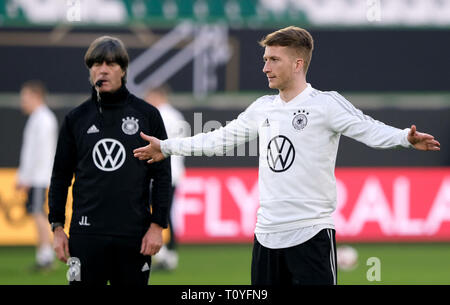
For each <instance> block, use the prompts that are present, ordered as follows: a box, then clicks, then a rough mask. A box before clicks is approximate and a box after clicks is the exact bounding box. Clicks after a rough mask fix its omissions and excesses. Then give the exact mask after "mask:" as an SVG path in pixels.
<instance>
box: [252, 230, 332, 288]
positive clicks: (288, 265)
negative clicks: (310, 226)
mask: <svg viewBox="0 0 450 305" xmlns="http://www.w3.org/2000/svg"><path fill="white" fill-rule="evenodd" d="M336 267H337V265H336V239H335V230H332V229H323V230H321V231H320V232H319V233H317V234H316V235H315V236H314V237H313V238H311V239H309V240H308V241H306V242H304V243H302V244H300V245H297V246H294V247H290V248H284V249H269V248H266V247H264V246H262V245H261V244H260V243H259V242H258V241H257V240H256V237H255V242H254V246H253V257H252V285H336V284H337V272H336V270H337V269H336Z"/></svg>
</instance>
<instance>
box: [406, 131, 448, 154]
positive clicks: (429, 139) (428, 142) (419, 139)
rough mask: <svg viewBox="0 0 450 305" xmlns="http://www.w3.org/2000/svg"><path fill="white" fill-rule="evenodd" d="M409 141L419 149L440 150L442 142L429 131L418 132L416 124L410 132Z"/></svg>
mask: <svg viewBox="0 0 450 305" xmlns="http://www.w3.org/2000/svg"><path fill="white" fill-rule="evenodd" d="M408 141H409V143H411V144H412V145H413V146H414V148H415V149H418V150H440V149H441V148H440V147H441V144H440V143H439V142H438V141H436V140H435V139H434V137H433V136H432V135H430V134H427V133H422V132H418V131H417V130H416V125H411V130H410V131H409V133H408Z"/></svg>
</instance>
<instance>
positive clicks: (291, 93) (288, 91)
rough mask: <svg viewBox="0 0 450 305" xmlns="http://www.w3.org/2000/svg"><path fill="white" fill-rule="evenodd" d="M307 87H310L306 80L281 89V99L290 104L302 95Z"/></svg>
mask: <svg viewBox="0 0 450 305" xmlns="http://www.w3.org/2000/svg"><path fill="white" fill-rule="evenodd" d="M306 87H308V85H307V84H306V80H302V81H300V82H295V83H294V84H293V85H292V86H288V87H286V88H284V89H280V90H279V91H280V97H281V99H282V100H283V101H284V102H286V103H288V102H289V101H291V100H292V99H293V98H294V97H296V96H297V95H299V94H300V93H302V92H303V90H305V89H306Z"/></svg>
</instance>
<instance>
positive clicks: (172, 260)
mask: <svg viewBox="0 0 450 305" xmlns="http://www.w3.org/2000/svg"><path fill="white" fill-rule="evenodd" d="M169 94H170V88H169V86H168V85H161V86H159V87H156V88H152V89H150V90H149V91H148V92H147V94H146V95H145V100H146V101H147V102H148V103H150V104H152V105H153V106H155V107H156V108H157V109H158V110H159V112H160V113H161V116H162V119H163V121H164V125H165V126H166V131H167V138H168V139H173V138H178V137H186V136H187V133H186V130H185V128H184V125H183V123H184V122H185V121H184V117H183V115H182V114H181V112H180V111H178V110H177V109H176V108H175V107H173V106H172V105H171V104H170V102H169ZM170 163H171V168H172V187H171V188H170V206H169V228H168V231H169V240H168V242H167V244H166V245H164V246H163V247H162V248H161V250H160V251H159V252H158V253H157V254H156V255H155V256H154V257H153V266H152V267H153V270H157V269H162V270H174V269H175V268H176V267H177V266H178V254H177V252H176V247H177V240H176V236H175V232H174V224H173V219H172V216H171V210H172V206H173V201H174V195H175V192H176V188H177V185H178V184H179V183H180V181H181V179H182V178H183V176H184V172H185V167H184V157H183V156H171V158H170Z"/></svg>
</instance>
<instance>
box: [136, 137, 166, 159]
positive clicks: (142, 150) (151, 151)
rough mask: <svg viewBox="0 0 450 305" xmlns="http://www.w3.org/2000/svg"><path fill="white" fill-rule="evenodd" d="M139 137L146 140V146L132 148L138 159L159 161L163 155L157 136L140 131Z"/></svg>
mask: <svg viewBox="0 0 450 305" xmlns="http://www.w3.org/2000/svg"><path fill="white" fill-rule="evenodd" d="M140 135H141V138H142V139H144V140H146V141H148V142H149V144H148V145H147V146H143V147H139V148H136V149H135V150H133V154H134V156H135V157H136V158H138V159H139V160H148V161H147V163H153V162H159V161H161V160H164V159H165V157H164V155H163V153H162V152H161V145H160V141H159V139H158V138H155V137H151V136H148V135H146V134H145V133H143V132H142V131H141V133H140Z"/></svg>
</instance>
